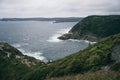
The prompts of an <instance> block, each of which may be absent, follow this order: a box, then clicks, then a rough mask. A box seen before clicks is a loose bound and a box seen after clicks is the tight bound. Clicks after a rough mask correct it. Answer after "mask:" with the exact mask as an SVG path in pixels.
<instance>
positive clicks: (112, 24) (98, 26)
mask: <svg viewBox="0 0 120 80" xmlns="http://www.w3.org/2000/svg"><path fill="white" fill-rule="evenodd" d="M119 32H120V15H110V16H88V17H86V18H84V19H83V20H82V21H80V22H79V23H78V24H76V25H75V26H74V27H73V28H72V29H71V30H70V31H69V33H70V34H69V33H68V34H65V35H63V36H62V37H59V38H60V39H71V38H72V39H87V40H91V41H96V40H99V39H101V38H105V37H108V36H110V35H114V34H117V33H119Z"/></svg>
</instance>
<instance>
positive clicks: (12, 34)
mask: <svg viewBox="0 0 120 80" xmlns="http://www.w3.org/2000/svg"><path fill="white" fill-rule="evenodd" d="M75 24H76V22H68V23H54V24H52V22H48V21H46V22H45V21H44V22H42V21H38V22H37V21H36V22H35V21H14V22H0V41H4V42H7V43H10V44H11V45H13V46H14V47H16V48H17V49H19V50H20V51H21V52H23V54H25V55H28V56H33V57H35V58H37V59H40V60H44V61H46V60H56V59H60V58H63V57H65V56H67V55H70V54H72V53H74V52H77V51H79V50H81V49H84V48H86V47H87V46H88V43H86V42H85V41H77V40H66V41H61V40H59V39H57V37H58V36H60V35H62V34H64V33H66V32H68V31H69V30H70V28H72V27H73V26H74V25H75Z"/></svg>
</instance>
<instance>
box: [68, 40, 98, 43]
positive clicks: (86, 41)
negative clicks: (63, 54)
mask: <svg viewBox="0 0 120 80" xmlns="http://www.w3.org/2000/svg"><path fill="white" fill-rule="evenodd" d="M69 41H73V42H85V43H90V44H95V43H96V42H91V41H88V40H77V39H69Z"/></svg>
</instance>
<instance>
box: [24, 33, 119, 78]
mask: <svg viewBox="0 0 120 80" xmlns="http://www.w3.org/2000/svg"><path fill="white" fill-rule="evenodd" d="M119 49H120V34H117V35H114V36H110V37H108V38H105V39H102V40H101V41H99V42H98V43H96V44H94V45H91V46H89V47H88V48H86V49H85V50H82V51H79V52H77V53H75V54H72V55H70V56H67V57H65V58H63V59H60V60H57V61H55V62H52V63H48V64H47V65H46V66H44V67H43V68H38V69H36V70H35V71H34V72H32V73H30V74H29V75H28V76H26V77H25V80H44V79H45V78H50V77H60V76H65V75H75V74H78V73H86V72H94V71H98V70H102V71H106V72H109V71H110V70H113V71H117V72H118V73H117V74H120V51H119ZM118 78H119V79H120V75H118ZM119 79H115V80H119ZM96 80H97V79H96Z"/></svg>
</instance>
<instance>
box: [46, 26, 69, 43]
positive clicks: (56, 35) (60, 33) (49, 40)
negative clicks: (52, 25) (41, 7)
mask: <svg viewBox="0 0 120 80" xmlns="http://www.w3.org/2000/svg"><path fill="white" fill-rule="evenodd" d="M70 29H71V28H67V29H60V30H58V31H57V32H56V33H55V34H54V35H53V36H52V37H50V38H49V39H48V40H47V41H48V42H61V41H63V40H60V39H58V37H60V36H62V35H63V34H65V33H68V31H69V30H70Z"/></svg>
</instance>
